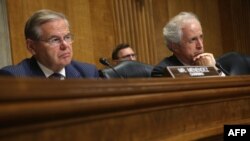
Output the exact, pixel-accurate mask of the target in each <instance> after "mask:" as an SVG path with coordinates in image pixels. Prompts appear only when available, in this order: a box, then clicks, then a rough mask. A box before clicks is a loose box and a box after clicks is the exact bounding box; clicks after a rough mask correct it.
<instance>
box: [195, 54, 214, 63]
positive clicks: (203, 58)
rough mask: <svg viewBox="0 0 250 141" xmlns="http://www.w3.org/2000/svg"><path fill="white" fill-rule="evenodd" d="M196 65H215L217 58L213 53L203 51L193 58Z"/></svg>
mask: <svg viewBox="0 0 250 141" xmlns="http://www.w3.org/2000/svg"><path fill="white" fill-rule="evenodd" d="M193 60H194V65H196V66H215V63H216V62H215V59H214V56H213V54H211V53H202V54H199V55H197V56H195V57H194V58H193Z"/></svg>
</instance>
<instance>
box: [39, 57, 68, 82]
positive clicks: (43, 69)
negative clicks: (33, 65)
mask: <svg viewBox="0 0 250 141" xmlns="http://www.w3.org/2000/svg"><path fill="white" fill-rule="evenodd" d="M37 64H38V65H39V67H40V68H41V70H42V71H43V73H44V74H45V76H46V78H48V77H49V76H50V75H51V74H53V73H54V72H53V71H52V70H51V69H49V68H47V67H45V66H44V65H43V64H41V63H40V62H39V61H37ZM57 73H60V74H61V75H62V76H63V77H66V73H65V68H63V69H62V70H60V71H59V72H57Z"/></svg>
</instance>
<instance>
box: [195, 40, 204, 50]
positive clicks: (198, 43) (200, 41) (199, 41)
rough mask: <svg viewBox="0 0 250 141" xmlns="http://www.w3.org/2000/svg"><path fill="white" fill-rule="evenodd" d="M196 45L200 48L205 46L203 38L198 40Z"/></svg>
mask: <svg viewBox="0 0 250 141" xmlns="http://www.w3.org/2000/svg"><path fill="white" fill-rule="evenodd" d="M196 47H197V48H199V49H202V48H203V40H202V39H198V40H197V42H196Z"/></svg>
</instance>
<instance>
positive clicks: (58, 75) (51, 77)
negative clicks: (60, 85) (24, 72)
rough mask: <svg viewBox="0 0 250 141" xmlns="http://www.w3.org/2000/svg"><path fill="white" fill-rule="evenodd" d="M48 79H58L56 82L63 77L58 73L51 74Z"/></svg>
mask: <svg viewBox="0 0 250 141" xmlns="http://www.w3.org/2000/svg"><path fill="white" fill-rule="evenodd" d="M49 79H58V80H62V79H63V76H62V75H61V74H60V73H53V74H51V75H50V76H49Z"/></svg>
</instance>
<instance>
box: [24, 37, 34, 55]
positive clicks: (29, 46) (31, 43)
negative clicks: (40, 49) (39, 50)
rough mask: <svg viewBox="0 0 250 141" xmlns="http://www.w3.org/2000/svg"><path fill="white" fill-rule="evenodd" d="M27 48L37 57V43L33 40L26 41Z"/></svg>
mask: <svg viewBox="0 0 250 141" xmlns="http://www.w3.org/2000/svg"><path fill="white" fill-rule="evenodd" d="M26 47H27V49H28V51H29V52H30V53H31V54H32V55H35V54H36V50H35V42H34V41H33V40H31V39H26Z"/></svg>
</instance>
